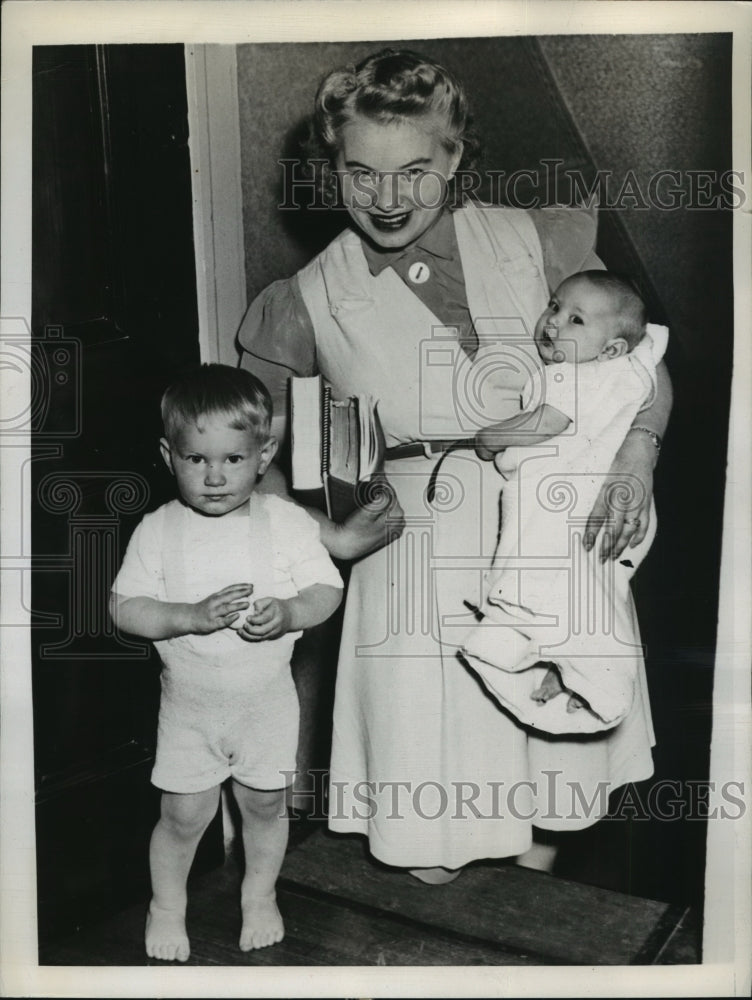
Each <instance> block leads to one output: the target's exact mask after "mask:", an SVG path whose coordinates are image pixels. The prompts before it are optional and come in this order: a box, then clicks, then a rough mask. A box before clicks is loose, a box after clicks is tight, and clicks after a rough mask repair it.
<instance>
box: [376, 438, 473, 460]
mask: <svg viewBox="0 0 752 1000" xmlns="http://www.w3.org/2000/svg"><path fill="white" fill-rule="evenodd" d="M474 447H475V439H474V438H464V439H460V440H454V441H410V443H409V444H396V445H395V446H394V447H393V448H387V449H386V452H385V453H384V457H385V458H386V459H387V460H388V461H392V460H394V459H396V458H434V457H435V456H436V455H440V454H441V453H442V452H447V451H455V450H456V449H458V448H474Z"/></svg>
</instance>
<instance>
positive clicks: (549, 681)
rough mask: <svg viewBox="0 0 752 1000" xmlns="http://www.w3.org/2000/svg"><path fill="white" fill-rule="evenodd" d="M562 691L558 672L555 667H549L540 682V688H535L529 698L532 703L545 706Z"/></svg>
mask: <svg viewBox="0 0 752 1000" xmlns="http://www.w3.org/2000/svg"><path fill="white" fill-rule="evenodd" d="M563 691H564V687H563V685H562V683H561V678H560V677H559V671H558V670H557V669H556V668H555V667H549V669H548V672H547V673H546V676H545V677H544V678H543V680H542V681H541V685H540V687H538V688H536V689H535V691H533V693H532V694H531V695H530V697H531V698H532V699H533V701H537V702H538V703H539V704H541V705H545V703H546V702H547V701H550V700H551V699H552V698H555V697H556V696H557V694H561V693H562V692H563Z"/></svg>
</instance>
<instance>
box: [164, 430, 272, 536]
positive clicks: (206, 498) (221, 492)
mask: <svg viewBox="0 0 752 1000" xmlns="http://www.w3.org/2000/svg"><path fill="white" fill-rule="evenodd" d="M160 446H161V449H162V457H163V458H164V460H165V462H166V463H167V466H168V468H169V469H170V471H171V472H172V473H173V475H174V476H175V479H176V480H177V485H178V491H179V493H180V496H181V497H182V498H183V500H184V501H185V502H186V503H187V504H188V506H189V507H192V508H193V510H195V511H197V512H198V513H199V514H206V515H208V516H209V517H220V516H222V515H225V514H229V515H236V516H240V515H242V514H246V513H248V500H249V498H250V496H251V493H253V490H254V489H255V487H256V480H257V478H258V476H260V475H262V474H263V473H264V472H265V471H266V469H267V468H268V466H269V463H270V462H271V460H272V458H273V457H274V453H275V451H276V450H277V443H276V440H275V439H274V438H269V439H268V440H267V441H266V442H265V443H263V444H259V441H258V438H257V436H256V434H255V432H254V431H253V430H250V429H242V430H239V429H238V428H236V427H231V426H230V425H229V423H228V417H227V416H225V415H210V416H205V417H202V418H201V419H200V420H199V421H198V422H197V423H189V424H183V426H182V427H180V429H179V430H178V433H177V435H176V436H175V439H174V440H173V441H172V442H168V441H167V439H166V438H162V440H161V442H160Z"/></svg>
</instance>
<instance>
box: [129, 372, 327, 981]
mask: <svg viewBox="0 0 752 1000" xmlns="http://www.w3.org/2000/svg"><path fill="white" fill-rule="evenodd" d="M271 417H272V404H271V398H270V396H269V393H268V392H267V391H266V388H265V387H264V386H263V385H262V384H261V382H259V380H258V379H256V378H255V377H254V376H253V375H252V374H251V373H250V372H248V371H242V370H238V369H234V368H230V367H227V366H225V365H214V364H213V365H203V366H202V367H201V368H200V369H198V370H197V371H195V372H194V373H192V374H189V375H187V376H186V377H184V378H183V379H181V380H180V381H179V382H176V383H175V384H174V385H172V386H171V387H170V388H169V389H168V390H167V391H166V392H165V394H164V397H163V399H162V419H163V422H164V437H163V438H162V440H161V442H160V446H161V451H162V456H163V458H164V460H165V462H166V463H167V466H168V468H169V469H170V471H171V472H172V474H173V475H174V477H175V480H176V485H177V491H178V494H179V499H178V500H173V501H171V502H170V503H168V504H165V505H164V506H162V507H160V508H159V509H158V510H156V511H154V512H153V513H151V514H147V515H146V516H145V517H144V519H143V520H142V521H141V523H140V524H139V525H138V527H137V528H136V530H135V532H134V534H133V537H132V539H131V541H130V544H129V546H128V550H127V552H126V554H125V558H124V560H123V565H122V567H121V569H120V572H119V573H118V576H117V578H116V580H115V582H114V584H113V588H112V597H111V609H112V614H113V617H114V619H115V621H116V623H117V625H118V627H119V628H120V629H123V630H125V631H127V632H131V633H134V634H135V635H140V636H144V637H146V638H148V639H153V640H154V642H155V646H156V648H157V650H158V651H159V654H160V657H161V659H162V664H163V669H162V675H161V685H162V695H161V700H160V707H159V729H158V736H157V752H156V760H155V764H154V769H153V771H152V782H153V783H154V784H155V785H156V786H157V787H158V788H160V789H161V790H162V800H161V816H160V819H159V821H158V823H157V825H156V827H155V829H154V833H153V834H152V838H151V845H150V852H149V863H150V870H151V881H152V899H151V903H150V905H149V911H148V917H147V922H146V952H147V955H149V956H150V957H152V958H158V959H166V960H178V961H181V962H184V961H186V960H187V958H188V957H189V954H190V946H189V941H188V936H187V933H186V926H185V910H186V883H187V878H188V873H189V871H190V868H191V864H192V862H193V858H194V855H195V853H196V848H197V846H198V843H199V841H200V839H201V837H202V835H203V833H204V831H205V830H206V827H207V826H208V824H209V822H210V821H211V819H212V817H213V816H214V815H215V813H216V811H217V804H218V801H219V795H220V786H221V784H222V782H224V781H225V779H227V778H231V779H232V785H233V790H234V794H235V798H236V800H237V803H238V807H239V810H240V814H241V817H242V831H243V848H244V852H245V874H244V877H243V882H242V887H241V909H242V930H241V933H240V948H241V949H242V950H243V951H248V950H250V949H252V948H262V947H265V946H266V945H272V944H274V943H275V942H277V941H280V940H281V939H282V937H283V934H284V928H283V923H282V918H281V916H280V913H279V910H278V909H277V905H276V897H275V883H276V879H277V875H278V873H279V870H280V867H281V865H282V860H283V857H284V852H285V847H286V844H287V829H288V828H287V812H286V806H285V787H286V786H287V785H288V784H289V782H290V780H291V777H292V775H293V773H294V771H295V755H296V749H297V738H298V701H297V695H296V691H295V686H294V683H293V680H292V676H291V672H290V658H291V654H292V650H293V645H294V643H295V640H296V639H297V638H298V637H299V636H300V635H301V632H302V630H303V629H306V628H309V627H311V626H313V625H317V624H318V623H319V622H322V621H324V620H325V619H326V618H328V617H329V616H330V615H331V614H332V612H333V611H334V610H335V609H336V607H337V605H338V604H339V602H340V599H341V596H342V581H341V579H340V576H339V574H338V572H337V570H336V569H335V567H334V565H333V563H332V562H331V560H330V559H329V556H328V554H327V552H326V550H325V549H324V548H323V546H322V545H321V542H320V540H319V532H318V527H317V525H316V523H315V522H314V521H313V519H312V518H311V517H310V516H309V515H308V514H307V513H306V512H305V511H304V510H302V508H300V507H298V506H296V505H295V504H293V503H290V502H288V501H285V500H282V499H280V498H278V497H276V496H271V495H263V494H259V493H258V492H256V484H257V481H258V478H259V477H260V476H262V475H263V474H264V472H265V471H266V469H267V467H268V465H269V463H270V462H271V460H272V457H273V456H274V453H275V451H276V448H277V443H276V440H275V439H274V438H273V437H272V436H271V434H270V426H271ZM237 581H244V582H237ZM247 612H249V613H247Z"/></svg>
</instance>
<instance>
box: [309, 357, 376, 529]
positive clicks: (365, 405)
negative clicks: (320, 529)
mask: <svg viewBox="0 0 752 1000" xmlns="http://www.w3.org/2000/svg"><path fill="white" fill-rule="evenodd" d="M290 427H291V448H292V488H293V491H294V493H295V495H296V498H297V499H298V500H299V501H300V502H301V503H303V504H305V505H307V506H312V507H318V508H319V509H320V510H323V511H324V512H325V513H326V514H327V516H328V517H330V518H331V519H332V520H333V521H337V522H339V521H343V520H344V519H345V518H346V517H347V516H348V514H350V513H351V512H352V511H353V510H354V509H355V508H356V507H357V506H359V505H360V506H362V505H363V504H364V503H367V502H369V501H370V500H373V499H374V498H375V496H374V497H371V496H370V493H371V492H373V489H372V490H369V486H368V480H369V479H370V478H371V477H372V476H373V475H374V473H376V472H379V471H380V469H381V467H382V465H383V462H384V452H385V450H386V445H385V442H384V431H383V429H382V427H381V421H380V420H379V415H378V412H377V404H376V401H375V400H374V399H373V397H372V396H370V395H359V396H349V397H348V398H347V399H342V400H335V399H333V398H332V393H331V389H330V387H329V386H327V385H325V383H324V380H323V378H322V377H321V376H320V375H313V376H310V377H299V376H293V377H292V378H291V379H290ZM376 489H378V487H376Z"/></svg>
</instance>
